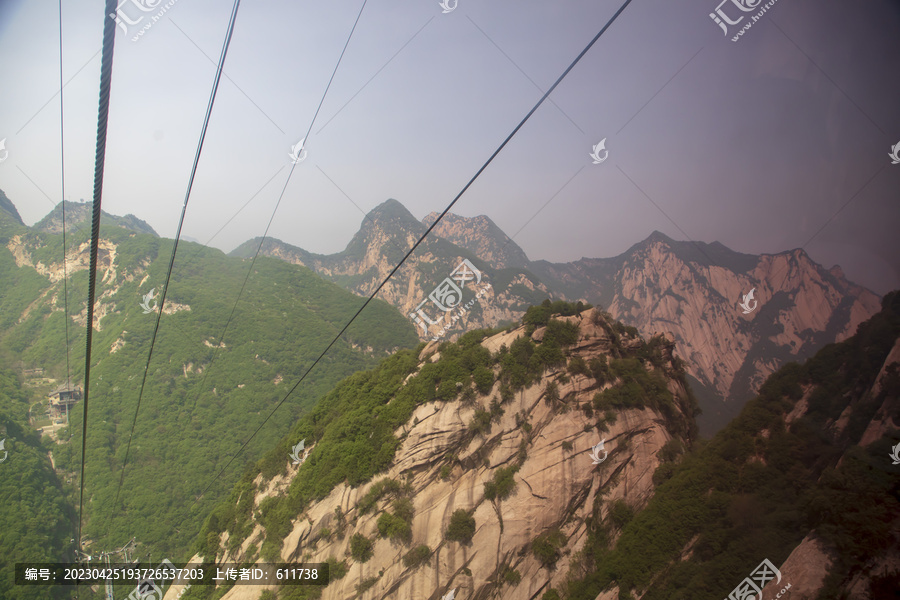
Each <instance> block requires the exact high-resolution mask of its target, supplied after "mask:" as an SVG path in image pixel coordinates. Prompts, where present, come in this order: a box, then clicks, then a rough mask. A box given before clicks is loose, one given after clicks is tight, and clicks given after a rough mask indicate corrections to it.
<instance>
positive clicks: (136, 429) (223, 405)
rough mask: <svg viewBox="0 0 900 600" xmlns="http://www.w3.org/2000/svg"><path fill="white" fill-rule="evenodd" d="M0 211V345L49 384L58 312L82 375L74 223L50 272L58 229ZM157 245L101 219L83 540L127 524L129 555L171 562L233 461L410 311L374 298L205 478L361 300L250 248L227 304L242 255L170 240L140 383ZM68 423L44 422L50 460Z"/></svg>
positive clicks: (82, 297) (391, 337)
mask: <svg viewBox="0 0 900 600" xmlns="http://www.w3.org/2000/svg"><path fill="white" fill-rule="evenodd" d="M0 213H4V214H6V215H7V217H8V218H5V219H0V242H2V248H0V280H2V281H3V282H4V285H3V286H0V355H2V356H3V357H5V360H6V361H7V363H6V364H13V363H18V364H20V365H21V366H22V367H23V368H35V367H41V368H43V369H44V372H45V374H46V375H47V376H48V377H51V378H54V379H55V380H56V383H57V384H59V383H63V382H64V381H65V378H66V364H67V357H66V321H67V320H68V325H69V356H68V364H69V365H70V370H71V374H72V382H73V384H75V385H81V384H82V382H83V378H84V373H83V369H84V339H85V326H86V298H87V283H88V282H87V279H88V273H87V265H88V253H89V248H88V239H87V236H88V232H87V231H78V230H74V231H73V230H70V231H69V232H68V236H67V242H68V248H67V253H66V268H65V270H64V268H63V252H62V250H63V246H62V236H61V235H57V234H53V233H46V232H43V231H37V230H35V229H34V228H29V227H27V226H24V225H22V224H21V223H18V222H16V221H15V219H14V218H12V216H9V212H8V211H5V212H4V211H0ZM171 248H172V240H167V239H162V238H159V237H157V236H155V235H153V234H149V233H138V232H135V231H132V230H129V229H122V228H120V227H115V226H107V227H102V228H101V240H100V255H99V265H98V273H97V299H96V304H95V319H94V328H95V331H94V339H93V357H92V358H93V360H92V372H91V373H92V379H91V394H90V414H89V423H88V438H87V462H86V475H85V537H86V539H87V540H88V542H90V546H89V550H92V551H94V552H96V551H101V550H109V549H112V548H117V547H120V546H122V545H123V544H124V543H125V542H127V541H128V540H130V539H131V538H132V537H137V541H138V547H139V553H138V555H139V556H141V557H143V558H145V559H146V557H147V556H148V555H152V556H154V557H156V558H157V559H158V558H159V557H160V556H161V555H166V556H170V557H171V558H172V560H176V559H177V558H178V557H180V556H181V554H182V553H183V552H184V551H185V550H186V549H187V548H188V546H189V544H190V542H191V541H192V540H193V539H194V537H195V536H196V533H197V531H198V530H199V527H200V526H201V524H202V521H203V519H204V518H205V516H206V515H207V514H208V511H209V510H210V509H211V507H212V506H214V505H215V503H216V501H217V500H218V499H219V495H220V494H222V493H227V491H228V490H230V489H231V487H232V486H233V484H234V482H235V481H236V480H237V479H238V477H239V475H240V472H241V469H242V467H243V465H245V464H246V462H248V461H249V462H252V461H253V460H255V459H256V458H258V457H259V455H260V453H261V452H262V451H263V450H265V449H268V448H270V447H271V446H272V445H274V444H275V443H277V441H278V440H279V439H281V437H282V436H283V435H284V434H285V433H286V432H287V430H288V427H289V423H292V422H293V421H294V420H296V419H297V418H298V417H299V416H300V415H301V414H303V413H304V412H305V411H306V410H308V409H309V408H310V407H311V406H312V405H313V404H314V403H315V401H316V400H317V399H318V398H320V397H321V396H322V395H324V394H325V393H326V392H328V391H329V390H331V389H332V388H333V387H334V386H335V385H336V384H337V383H338V382H339V381H340V380H342V379H343V378H345V377H346V376H348V375H350V374H352V373H354V372H356V371H359V370H362V369H367V368H371V367H372V366H374V365H375V364H377V362H378V361H379V359H380V358H382V357H384V356H387V355H388V354H389V353H391V352H393V351H395V350H397V349H399V348H403V347H407V348H408V347H411V346H412V345H414V344H415V343H416V336H415V332H414V327H413V325H412V324H410V323H409V321H408V320H406V319H404V318H403V317H402V316H401V315H399V314H398V313H397V312H396V310H394V309H393V308H392V307H390V306H389V305H387V304H385V303H384V302H381V301H379V300H376V301H374V302H373V303H372V304H370V305H369V307H368V308H367V310H366V311H365V312H364V313H363V314H362V315H361V316H360V318H359V319H357V321H356V322H355V323H354V324H353V325H352V326H351V327H350V329H348V331H347V332H346V333H345V335H344V336H342V338H341V339H340V340H338V341H337V343H336V344H335V345H334V346H333V347H332V348H331V351H330V352H329V353H328V355H327V356H326V357H325V358H324V359H323V360H322V361H321V362H320V363H319V364H318V365H317V366H316V368H315V369H314V370H313V371H312V372H311V373H310V375H309V377H307V379H306V380H305V381H304V382H303V384H302V385H300V386H299V387H298V388H297V389H296V391H294V392H293V393H292V394H291V395H290V397H289V398H288V400H287V401H286V402H285V403H284V405H283V406H281V408H280V409H279V410H278V412H277V413H276V414H275V416H274V417H272V418H271V419H270V420H269V421H268V422H267V423H266V424H265V426H263V427H262V429H261V430H260V432H259V435H258V436H257V438H256V439H255V440H254V441H253V442H252V443H251V444H250V445H249V446H247V447H246V449H245V450H244V452H243V453H242V454H241V455H240V456H239V457H238V458H237V459H236V460H235V462H234V463H233V464H232V465H231V467H230V468H229V469H228V470H227V471H226V472H225V473H223V475H222V478H221V479H220V480H218V481H215V482H214V478H215V476H216V474H217V473H219V471H220V470H221V469H222V468H223V467H224V466H225V465H226V463H227V462H228V461H229V460H231V458H232V457H233V456H234V455H235V453H237V452H238V450H239V449H240V448H241V446H242V444H243V443H244V442H245V441H246V440H247V439H248V438H249V437H250V435H251V434H252V433H253V432H254V431H255V430H256V429H257V427H259V426H261V425H262V424H263V422H264V420H265V419H266V418H267V417H268V416H269V414H270V412H271V411H272V410H273V408H274V407H275V406H276V405H277V404H278V403H279V402H280V401H281V400H282V399H283V398H284V397H285V395H286V394H287V393H288V391H289V390H291V389H292V387H293V386H294V385H295V384H296V383H297V382H298V381H299V380H300V378H301V376H302V375H303V374H304V373H305V372H306V370H307V369H308V368H309V367H310V366H311V365H312V363H313V361H314V360H315V359H316V358H317V357H318V356H319V354H320V353H321V352H322V351H323V350H324V349H325V348H326V347H327V346H328V344H329V343H330V342H331V340H332V339H333V338H334V336H335V335H337V333H338V332H339V331H340V330H341V328H342V327H343V326H344V325H345V324H346V323H347V321H349V319H350V318H351V317H352V315H353V314H355V313H356V311H357V310H358V309H359V307H360V306H361V305H362V304H363V302H364V299H363V298H360V297H358V296H356V295H354V294H352V293H350V292H348V291H346V290H343V289H341V288H340V287H338V286H337V285H335V284H333V283H331V282H328V281H325V280H323V279H322V278H320V277H319V276H317V275H316V274H314V273H312V272H311V271H309V270H308V269H306V268H303V267H300V266H296V265H291V264H287V263H285V262H283V261H277V260H274V259H270V258H267V257H260V259H259V260H258V261H257V263H256V265H255V267H254V271H253V273H252V274H251V276H250V278H249V280H248V281H247V284H246V288H245V289H244V291H243V296H242V299H241V301H240V302H239V303H238V304H237V305H235V302H236V300H237V297H238V294H239V292H240V290H241V289H242V286H243V284H244V280H245V277H246V275H247V270H248V269H249V266H250V261H249V260H242V259H238V258H231V257H227V256H225V255H224V254H223V253H222V252H220V251H218V250H215V249H210V248H206V247H203V246H200V245H199V244H193V243H188V242H181V243H180V244H179V252H178V259H177V260H176V263H175V269H174V275H173V279H172V281H171V283H170V286H169V291H168V295H167V298H166V303H165V307H164V310H163V315H162V318H161V324H160V329H159V333H158V337H157V340H156V345H155V347H154V351H153V357H152V361H151V362H150V365H149V370H148V372H147V377H146V384H145V386H144V389H143V395H141V394H140V390H141V385H142V381H143V379H144V369H145V365H146V364H147V357H148V352H149V348H150V340H151V338H152V335H153V330H154V327H155V324H156V319H157V315H158V301H159V294H160V291H161V287H162V285H163V284H164V281H165V272H166V268H167V266H168V259H169V254H170V252H171ZM64 274H66V275H67V276H68V279H67V280H66V281H65V282H64ZM64 283H65V287H67V288H68V298H69V305H68V314H66V307H65V294H64ZM232 309H234V312H233V313H232ZM229 320H230V323H229ZM226 323H229V324H228V328H227V333H226V334H225V337H224V338H222V335H223V332H225V326H226ZM139 397H140V398H141V401H140V411H139V412H137V407H138V398H139ZM81 430H82V407H81V406H80V405H76V407H75V409H74V410H73V411H72V414H71V426H70V427H69V428H68V429H65V428H64V429H63V430H61V431H60V432H59V435H60V438H61V439H62V440H63V441H64V442H65V443H63V444H61V445H59V446H57V447H55V448H54V450H53V453H54V457H55V458H56V463H57V465H56V466H57V468H58V469H59V471H60V472H65V473H69V474H71V473H75V472H77V471H78V470H79V469H80V462H81V452H80V449H81V442H82V439H81ZM132 430H133V435H132ZM129 442H130V449H129ZM126 454H127V459H126ZM126 460H127V463H126ZM126 464H127V467H126V466H125V465H126ZM123 467H125V475H124V479H122V472H123ZM73 480H74V481H75V482H76V483H77V478H74V479H73ZM120 481H124V483H123V484H122V485H121V487H120ZM213 482H214V483H213ZM209 484H213V485H211V487H210V488H209V490H208V491H207V492H206V493H205V494H203V491H204V490H205V489H206V487H207V486H208V485H209ZM75 491H77V490H72V489H70V490H69V492H71V493H75Z"/></svg>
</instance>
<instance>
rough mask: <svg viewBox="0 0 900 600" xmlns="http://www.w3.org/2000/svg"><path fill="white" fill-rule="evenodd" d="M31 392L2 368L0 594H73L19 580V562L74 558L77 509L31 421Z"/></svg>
mask: <svg viewBox="0 0 900 600" xmlns="http://www.w3.org/2000/svg"><path fill="white" fill-rule="evenodd" d="M30 399H31V394H30V393H29V392H28V391H27V390H25V389H23V387H22V385H21V383H20V382H19V381H18V379H17V377H16V374H15V373H13V372H12V371H9V370H7V369H0V442H2V444H0V445H2V448H3V449H2V450H0V549H2V552H0V598H4V599H8V600H46V599H47V598H52V599H57V598H68V592H66V591H64V590H63V589H62V588H58V587H52V588H49V587H24V586H15V585H13V583H12V582H13V579H14V568H15V564H16V563H17V562H62V561H66V560H73V559H74V556H73V555H72V553H71V544H70V543H69V540H70V539H71V538H72V536H73V535H74V532H75V528H76V527H75V516H74V515H75V511H74V510H72V507H71V506H70V505H69V504H68V503H67V501H66V498H65V493H64V491H63V486H62V484H61V483H60V481H59V478H58V477H57V476H56V474H55V473H54V472H53V468H52V466H51V464H50V459H49V458H48V456H47V450H48V448H49V447H50V446H52V444H49V443H47V444H43V445H42V444H41V436H40V434H39V433H37V432H36V431H34V430H33V429H32V428H31V427H29V425H28V418H27V414H28V405H29V402H30Z"/></svg>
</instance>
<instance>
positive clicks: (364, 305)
mask: <svg viewBox="0 0 900 600" xmlns="http://www.w3.org/2000/svg"><path fill="white" fill-rule="evenodd" d="M629 4H631V0H625V3H624V4H622V6H621V7H619V9H618V10H617V11H616V12H615V14H614V15H613V16H612V17H611V18H610V20H609V21H607V22H606V25H604V26H603V29H601V30H600V31H599V32H598V33H597V35H595V36H594V38H593V39H592V40H591V41H590V42H589V43H588V45H587V46H585V47H584V50H582V51H581V52H580V53H579V54H578V56H576V57H575V59H574V60H573V61H572V62H571V64H569V66H568V67H566V70H565V71H563V73H562V75H560V76H559V78H557V80H556V81H555V82H554V83H553V85H551V86H550V88H549V89H548V90H547V91H546V92H545V93H544V95H543V96H541V99H540V100H538V101H537V103H536V104H535V105H534V106H533V107H532V108H531V110H530V111H528V114H526V115H525V117H523V118H522V120H521V121H519V124H518V125H516V127H515V128H514V129H513V130H512V132H510V134H509V135H508V136H506V139H505V140H503V142H502V143H501V144H500V146H498V147H497V149H496V150H494V153H493V154H491V156H490V157H489V158H488V159H487V160H486V161H485V162H484V164H483V165H481V168H480V169H478V171H477V172H476V173H475V175H473V176H472V178H471V179H469V181H468V183H466V185H464V186H463V188H462V190H460V192H459V193H458V194H457V195H456V197H455V198H453V201H452V202H450V204H448V205H447V208H445V209H444V211H443V212H442V213H441V214H440V216H438V218H437V219H435V220H434V223H432V224H431V226H430V227H429V228H428V229H427V230H426V231H425V233H423V234H422V236H421V237H419V239H418V241H416V243H415V244H413V246H412V248H410V249H409V251H408V252H407V253H406V255H405V256H404V257H403V258H402V259H401V260H400V262H399V263H397V266H395V267H394V268H393V269H392V270H391V272H390V273H389V274H388V276H387V277H385V278H384V281H382V282H381V284H380V285H379V286H378V287H377V288H376V289H375V290H374V291H373V292H372V293H371V294H370V295H369V297H368V298H367V299H366V301H365V303H364V304H363V305H362V306H361V307H360V308H359V310H357V311H356V314H354V315H353V316H352V317H351V318H350V320H349V321H347V324H346V325H344V327H343V329H341V331H340V332H339V333H338V334H337V335H336V336H335V337H334V339H332V340H331V343H329V344H328V346H327V347H326V348H325V350H323V351H322V353H321V354H319V357H318V358H316V360H315V361H314V362H313V364H312V365H310V367H309V368H308V369H306V372H305V373H303V375H302V376H301V377H300V379H299V380H298V381H297V383H295V384H294V385H293V387H291V389H290V390H288V392H287V393H286V394H285V395H284V397H283V398H282V399H281V400H280V401H279V402H278V404H276V405H275V407H274V408H273V409H272V410H271V412H269V414H268V415H267V416H266V418H265V420H263V422H262V423H260V425H259V426H258V427H257V428H256V430H255V431H254V432H253V434H252V435H251V436H250V437H249V438H248V439H247V441H245V442H244V443H243V444H242V445H241V447H240V449H238V451H237V452H235V453H234V454H233V455H232V456H231V458H230V459H229V460H228V462H227V463H226V464H225V466H224V467H222V469H221V470H220V471H219V473H218V474H217V475H216V476H215V477H213V479H212V481H210V482H209V484H208V485H207V486H206V487H205V488H204V489H203V491H202V492H201V493H200V496H199V497H198V498H200V497H202V496H203V494H205V493H206V492H207V490H209V488H210V487H212V485H213V484H214V483H215V482H216V480H217V479H218V478H219V477H221V476H222V473H224V472H225V470H226V469H228V467H229V466H230V465H231V463H232V462H234V459H235V458H237V457H238V456H239V455H240V454H241V453H242V452H243V451H244V449H245V448H246V447H247V445H248V444H249V443H250V442H251V441H253V438H255V437H256V434H258V433H259V432H260V430H261V429H262V428H263V427H264V426H265V424H266V423H268V422H269V419H271V418H272V415H274V414H275V411H277V410H278V409H279V408H280V407H281V405H282V404H284V402H285V401H286V400H287V399H288V397H290V395H291V394H292V393H293V392H294V390H296V389H297V387H299V385H300V384H301V383H302V382H303V380H304V379H306V376H307V375H309V374H310V372H311V371H312V370H313V369H314V368H315V367H316V365H317V364H319V362H320V361H321V360H322V358H324V357H325V355H326V354H327V353H328V351H329V350H330V349H331V347H332V346H334V344H335V343H336V342H337V341H338V340H339V339H340V337H341V336H342V335H344V332H346V331H347V329H348V328H349V327H350V325H351V324H352V323H353V321H355V320H356V318H357V317H358V316H359V315H360V314H361V313H362V311H363V310H365V308H366V307H367V306H368V305H369V303H371V302H372V300H374V299H375V296H376V295H377V294H378V292H380V291H381V288H383V287H384V286H385V285H386V284H387V282H388V281H389V280H390V279H391V277H393V276H394V273H396V272H397V271H398V270H399V269H400V267H401V266H403V263H405V262H406V260H407V259H408V258H409V257H410V256H411V255H412V253H413V252H414V251H415V250H416V248H418V247H419V245H420V244H421V243H422V242H423V241H424V240H425V238H426V237H428V234H430V233H431V231H432V230H433V229H434V228H435V227H437V224H438V223H440V222H441V219H443V218H444V216H445V215H446V214H447V213H448V212H450V210H451V209H452V208H453V205H455V204H456V202H457V201H458V200H459V199H460V198H461V197H462V195H463V194H465V193H466V191H467V190H468V189H469V187H471V186H472V184H473V183H475V180H476V179H478V177H479V176H480V175H481V174H482V173H483V172H484V170H485V169H487V167H488V165H490V164H491V162H493V160H494V159H495V158H496V157H497V155H498V154H500V152H501V151H502V150H503V148H505V147H506V145H507V144H508V143H509V141H510V140H512V138H513V137H514V136H515V135H516V134H517V133H518V132H519V130H520V129H522V127H523V126H524V125H525V123H527V122H528V120H529V119H530V118H531V116H532V115H533V114H534V113H535V112H537V109H538V108H540V107H541V105H542V104H543V103H544V101H545V100H546V99H547V98H549V97H550V94H552V93H553V90H555V89H556V87H557V86H558V85H559V84H560V83H561V82H562V80H563V79H565V77H566V75H568V74H569V72H570V71H571V70H572V69H574V68H575V65H577V64H578V62H579V61H580V60H581V59H582V57H584V55H585V54H587V53H588V51H589V50H590V49H591V48H592V47H593V46H594V44H595V43H596V42H597V40H599V39H600V36H602V35H603V34H604V33H605V32H606V30H607V29H609V27H610V26H611V25H612V24H613V23H614V22H615V20H616V19H618V18H619V15H621V14H622V12H623V11H624V10H625V8H626V7H627V6H628V5H629ZM196 503H197V500H196V499H195V500H194V504H196Z"/></svg>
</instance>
